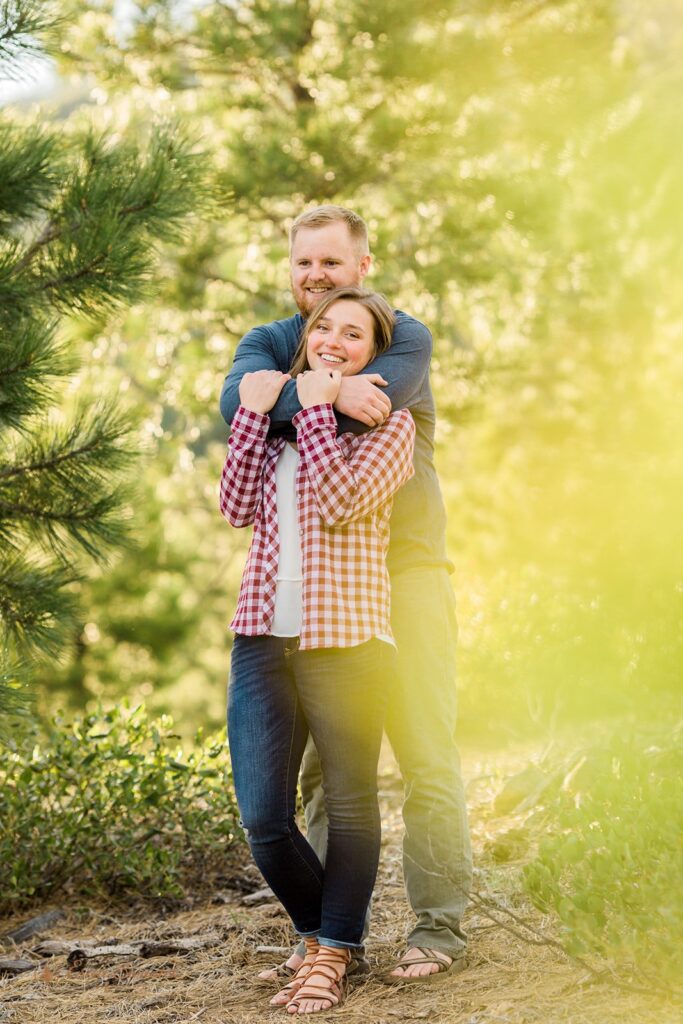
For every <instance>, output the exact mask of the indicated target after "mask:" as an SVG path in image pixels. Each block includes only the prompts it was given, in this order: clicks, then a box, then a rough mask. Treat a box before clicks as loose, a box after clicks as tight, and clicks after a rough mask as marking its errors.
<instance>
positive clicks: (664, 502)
mask: <svg viewBox="0 0 683 1024" xmlns="http://www.w3.org/2000/svg"><path fill="white" fill-rule="evenodd" d="M63 14H64V16H65V17H66V22H65V24H64V26H63V27H62V30H61V34H60V54H59V57H58V63H59V67H60V69H61V72H62V82H63V87H62V90H61V91H60V92H58V93H57V95H56V97H54V98H52V99H51V100H49V101H47V102H45V103H43V105H42V107H41V111H40V116H41V117H45V118H55V119H59V120H63V121H64V122H65V124H66V125H67V126H72V125H74V126H80V125H82V124H84V123H88V124H92V123H94V124H95V125H96V126H97V127H98V129H101V130H106V131H108V132H113V133H117V132H119V133H125V134H129V133H132V134H133V135H134V134H135V133H138V134H144V133H146V132H147V131H148V128H149V124H150V123H151V122H154V121H155V120H156V119H158V118H159V117H165V118H166V117H171V118H179V119H180V120H181V122H182V123H183V124H184V126H185V127H186V128H187V129H189V130H190V131H192V132H194V133H195V137H196V138H197V139H198V140H199V142H200V145H201V147H202V149H203V150H204V152H205V154H206V161H207V164H209V165H210V167H211V169H212V172H213V174H214V176H215V181H216V183H217V186H218V189H219V193H220V197H221V198H220V210H219V213H218V215H217V216H215V217H213V218H212V219H210V220H204V221H203V222H202V223H201V224H200V225H199V226H198V227H197V228H196V230H195V231H193V234H192V237H191V238H190V240H189V242H185V243H182V244H180V245H175V246H172V247H168V248H167V249H166V250H165V254H164V263H163V270H162V274H161V275H160V277H159V280H158V282H157V284H156V286H155V294H154V297H153V298H152V300H151V301H146V302H144V303H142V304H138V305H136V306H134V307H133V308H132V309H131V310H130V311H129V312H127V313H126V314H123V315H121V316H120V317H119V318H118V320H117V321H116V322H114V324H113V325H112V323H111V321H109V322H108V323H107V324H106V325H104V324H98V323H97V321H95V322H93V321H92V320H91V321H89V322H88V323H83V322H81V321H78V320H72V321H71V322H70V324H69V326H68V329H67V330H66V333H67V334H68V340H69V343H70V344H71V345H73V346H75V347H77V348H78V350H79V351H80V352H81V353H82V354H83V355H84V363H83V369H82V371H81V373H80V376H79V378H78V392H79V394H83V393H84V392H85V393H87V392H90V393H92V394H97V393H100V392H101V391H102V390H107V391H118V392H120V394H121V398H122V401H123V402H124V403H127V404H129V405H130V406H131V407H133V408H134V409H136V410H137V411H138V413H139V415H140V416H141V418H142V421H143V425H144V432H145V434H146V436H147V439H148V440H149V441H150V442H151V444H152V445H153V454H152V455H151V457H150V458H148V459H147V460H146V461H145V462H144V463H141V466H140V486H139V491H138V499H137V512H136V529H137V547H136V548H135V550H133V551H132V552H131V553H130V554H128V555H124V556H122V557H121V559H120V560H119V561H118V563H117V565H116V567H115V568H114V569H113V570H106V571H103V572H100V573H97V574H95V575H94V576H91V577H90V578H89V579H88V580H87V581H85V582H83V583H81V584H79V585H78V590H79V597H80V601H81V608H82V616H81V622H80V625H79V628H78V629H77V630H76V631H75V633H74V636H73V643H72V646H71V652H70V657H69V658H68V659H67V661H66V662H65V663H64V664H63V665H61V666H59V667H57V666H55V665H54V664H50V665H49V666H46V667H45V669H44V670H43V672H42V678H41V679H40V687H39V691H40V694H41V700H42V701H43V702H44V704H45V706H46V707H47V706H52V705H54V704H55V703H57V704H64V703H65V702H67V703H69V704H72V705H74V706H79V707H80V706H84V705H86V704H87V702H88V701H89V700H91V699H92V698H104V699H108V700H115V699H117V697H119V696H123V695H127V696H129V697H131V699H133V700H137V699H139V698H140V697H142V698H144V699H145V700H146V701H147V702H148V703H149V704H151V706H152V707H153V708H154V709H155V710H157V711H167V710H171V709H172V710H173V712H174V714H175V715H176V716H177V717H178V718H179V721H180V727H181V729H185V730H186V731H187V732H188V734H189V733H191V732H192V731H193V730H194V728H195V727H196V726H197V725H198V724H200V723H209V724H211V725H216V724H218V723H219V722H220V721H221V719H222V715H223V702H224V681H225V676H226V665H227V647H228V637H227V634H226V623H227V621H228V620H229V616H230V612H231V608H232V606H233V602H234V597H235V588H236V584H237V581H238V575H239V571H240V568H241V558H242V553H243V550H244V543H245V538H244V537H242V536H241V535H239V534H235V533H233V532H231V531H230V530H228V529H226V528H225V526H224V524H223V523H222V522H221V521H220V519H219V517H218V516H217V514H216V511H215V503H216V481H217V478H218V473H219V467H220V463H221V458H222V452H223V446H224V442H225V437H226V428H225V426H224V424H223V423H222V422H221V420H220V417H219V415H218V413H217V406H216V399H217V395H218V393H219V389H220V384H221V381H222V378H223V376H224V374H225V373H226V372H227V370H228V368H229V366H230V361H231V357H232V354H233V352H234V349H235V346H236V343H237V341H238V340H239V338H240V336H241V335H242V334H243V333H244V332H245V331H246V330H247V329H248V328H249V326H251V325H253V324H255V323H260V322H264V321H267V320H269V319H271V318H273V317H277V316H280V315H287V314H288V313H289V312H290V311H291V308H292V302H291V298H290V296H289V292H288V281H287V266H286V254H287V246H286V229H287V226H288V223H289V221H290V219H291V218H292V217H293V216H295V215H296V213H297V212H298V211H299V210H300V209H301V208H302V207H303V206H305V205H306V204H307V203H314V202H326V201H331V202H340V203H344V204H348V205H351V206H353V207H354V208H356V209H358V210H359V211H360V212H362V213H363V214H364V215H365V216H366V217H367V219H368V221H369V224H370V229H371V235H372V248H373V251H374V254H375V271H374V275H373V278H372V283H373V285H374V286H375V287H377V288H379V289H381V290H383V291H384V292H386V294H387V295H389V296H390V297H391V298H392V300H393V301H394V302H395V303H396V305H398V306H400V307H401V308H403V309H406V310H409V311H410V312H412V313H413V314H415V315H416V316H419V317H421V318H422V319H424V320H425V322H427V323H428V324H429V326H430V327H431V329H432V331H433V333H434V339H435V354H434V362H433V383H434V390H435V394H436V398H437V403H438V408H439V433H438V451H437V459H438V466H439V471H440V475H441V479H442V482H443V488H444V492H445V496H446V501H447V505H448V511H449V523H450V525H449V544H450V550H451V553H452V557H453V560H454V562H455V564H456V566H457V570H456V576H455V585H456V591H457V594H458V600H459V620H460V628H461V646H460V652H461V653H460V689H461V709H462V711H461V730H462V734H463V737H464V738H465V739H467V737H470V736H471V737H473V738H475V737H476V738H478V739H480V738H483V737H484V736H487V737H489V738H491V739H493V740H495V741H498V740H499V739H500V738H501V736H505V735H510V736H514V735H520V734H525V733H527V732H528V731H529V730H530V729H531V730H547V728H548V725H549V723H561V722H573V721H581V720H582V719H583V718H585V717H593V716H595V715H596V714H600V713H606V714H616V713H619V714H623V713H631V714H635V715H638V716H639V715H641V714H643V713H650V712H652V713H658V712H661V711H663V710H664V708H665V706H668V705H669V704H670V703H671V702H672V701H674V700H675V695H676V688H677V686H678V684H679V678H680V665H681V663H682V662H683V657H682V656H683V635H682V632H681V622H682V621H683V616H682V615H681V611H682V610H683V608H682V606H683V566H682V565H681V561H682V556H681V547H680V543H679V535H680V525H679V524H680V522H681V511H682V509H681V504H682V501H683V487H682V486H681V483H682V481H681V461H680V458H679V456H678V452H679V450H680V447H679V442H680V440H681V434H682V433H683V414H682V413H681V411H680V402H679V395H680V385H681V377H682V372H683V365H682V363H683V359H682V356H681V350H680V346H679V345H678V337H679V327H680V323H681V316H682V310H681V292H680V288H678V287H677V283H678V280H679V276H680V269H681V267H680V264H681V252H680V245H679V244H678V239H679V238H680V233H681V232H680V229H681V226H682V225H681V222H682V219H683V217H682V215H683V201H682V200H681V195H680V189H679V188H678V185H677V183H678V181H679V180H680V178H681V172H682V170H683V168H682V166H681V164H682V156H683V143H682V142H681V139H682V138H683V135H682V134H681V131H680V102H679V97H680V85H681V82H680V78H681V63H680V56H681V50H682V40H681V35H682V33H683V21H682V20H681V18H680V14H681V5H680V3H676V2H655V3H647V4H646V3H644V2H640V0H598V2H591V3H587V2H582V0H574V2H570V0H568V2H564V3H562V2H548V3H542V2H538V0H536V2H534V0H520V2H505V3H497V2H493V0H489V2H483V0H478V2H469V3H464V2H458V3H455V2H453V3H449V2H439V3H436V4H432V3H426V4H425V3H420V4H417V3H412V2H404V3H402V4H401V5H400V7H397V5H395V4H391V3H388V2H381V0H380V2H378V3H375V4H373V5H372V9H371V10H368V8H367V5H365V4H361V3H360V2H354V0H350V2H345V3H343V4H337V3H328V4H324V5H323V4H319V3H316V2H313V0H289V2H282V0H272V2H267V0H247V2H241V3H239V4H228V3H199V2H197V3H193V4H188V3H183V4H181V3H175V2H171V0H167V2H158V0H154V2H151V0H150V2H144V3H137V4H132V3H131V4H120V3H119V4H117V3H111V2H104V0H103V2H100V3H79V2H78V0H70V2H68V3H66V4H64V5H63ZM11 116H13V117H16V118H18V119H20V120H21V119H29V120H30V119H32V118H35V116H36V111H35V108H33V107H28V108H24V109H17V110H15V111H13V112H12V115H11Z"/></svg>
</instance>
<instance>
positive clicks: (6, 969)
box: [0, 959, 40, 975]
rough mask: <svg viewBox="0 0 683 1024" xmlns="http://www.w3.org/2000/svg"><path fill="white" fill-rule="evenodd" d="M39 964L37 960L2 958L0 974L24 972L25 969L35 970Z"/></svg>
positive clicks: (0, 960)
mask: <svg viewBox="0 0 683 1024" xmlns="http://www.w3.org/2000/svg"><path fill="white" fill-rule="evenodd" d="M39 966H40V965H39V964H38V963H36V961H35V960H3V959H0V974H11V975H14V974H23V973H24V972H25V971H34V970H35V969H36V967H39Z"/></svg>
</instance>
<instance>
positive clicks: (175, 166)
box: [0, 0, 209, 714]
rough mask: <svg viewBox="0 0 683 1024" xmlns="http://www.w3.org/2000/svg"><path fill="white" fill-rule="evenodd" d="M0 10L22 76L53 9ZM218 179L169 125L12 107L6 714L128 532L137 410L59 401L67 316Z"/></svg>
mask: <svg viewBox="0 0 683 1024" xmlns="http://www.w3.org/2000/svg"><path fill="white" fill-rule="evenodd" d="M0 17H1V18H2V23H1V24H0V77H1V78H5V79H7V78H10V77H12V78H17V77H21V73H22V57H24V56H25V55H26V53H27V52H30V51H31V50H33V51H35V50H36V47H37V34H43V35H47V36H49V33H50V32H51V31H52V30H53V29H54V25H55V23H56V18H55V16H54V9H50V8H49V5H45V4H42V3H41V4H38V3H35V2H34V0H27V2H24V0H6V2H5V3H3V4H2V5H1V6H0ZM208 194H209V187H208V185H207V183H206V177H205V174H204V172H203V169H202V158H201V156H199V155H197V154H196V153H194V152H193V147H192V145H191V144H190V143H189V142H188V141H187V140H186V139H184V138H183V137H182V136H181V134H180V133H179V132H178V131H177V130H175V129H173V128H168V127H166V128H157V129H156V130H154V131H153V132H152V133H151V135H150V139H149V141H148V143H147V145H146V147H144V148H143V147H141V146H140V145H139V144H138V143H137V142H132V141H128V140H127V139H126V138H125V137H124V138H120V137H117V138H116V139H112V138H107V137H106V136H104V135H98V134H96V133H94V132H92V131H89V132H86V133H84V134H80V135H78V134H74V135H72V134H67V133H59V132H58V131H57V130H55V128H53V127H51V126H48V125H40V124H36V125H30V126H22V125H20V124H19V123H17V122H15V121H13V120H12V119H11V117H10V116H9V115H6V116H4V118H3V120H2V121H0V231H1V237H0V714H7V713H9V712H11V711H14V710H16V709H17V707H18V706H19V705H20V704H21V686H20V684H21V680H22V679H24V678H25V677H26V676H27V675H28V673H29V668H30V664H31V662H32V661H33V660H34V659H35V658H36V657H40V656H43V657H48V658H51V659H54V658H56V657H57V656H58V655H59V653H60V650H61V648H62V645H63V643H64V641H65V636H66V633H67V632H68V629H69V626H70V624H71V623H72V621H73V617H74V614H75V602H74V599H73V596H72V595H71V594H70V590H69V588H70V585H72V584H73V583H74V582H75V581H76V580H77V579H79V578H81V577H82V575H83V572H84V567H85V565H87V563H88V561H90V562H92V560H96V561H103V560H105V559H106V558H107V556H108V554H109V553H110V552H112V551H113V550H115V549H116V548H117V547H119V546H121V545H122V544H123V543H124V540H125V535H126V521H127V519H128V517H129V511H128V510H129V500H130V499H129V493H128V486H127V480H128V478H129V476H130V469H131V465H132V463H133V462H134V459H135V455H136V440H135V432H134V429H133V424H132V422H131V418H130V415H129V413H127V412H126V411H125V410H123V409H121V408H120V407H119V405H118V404H117V402H116V401H115V400H114V399H112V398H111V397H109V398H108V397H103V398H102V399H101V400H99V401H98V402H97V403H96V404H94V405H92V404H91V405H90V406H89V407H88V406H85V405H81V406H77V407H76V410H75V412H73V413H70V414H69V415H65V414H64V413H63V411H61V410H60V407H59V384H60V382H61V381H63V380H64V379H65V378H66V377H67V376H68V375H69V374H71V373H73V371H74V369H75V368H76V367H77V365H78V361H77V358H76V357H75V354H74V353H73V352H72V351H70V350H69V348H68V346H67V344H66V343H65V341H64V340H63V332H62V333H60V327H61V325H62V323H63V321H64V320H65V318H66V317H69V316H71V315H74V314H75V315H79V316H86V317H94V318H97V320H98V322H102V321H103V320H104V319H105V318H106V317H107V316H108V315H110V314H112V313H113V312H115V311H116V310H118V309H120V308H121V307H122V306H124V305H125V304H128V303H130V302H132V301H133V300H136V299H138V298H139V297H140V296H142V295H143V294H144V293H145V291H146V290H148V289H149V285H150V282H151V277H152V273H153V268H154V262H155V250H156V246H157V244H158V243H161V242H168V241H173V240H175V239H177V238H178V237H179V235H180V234H181V232H182V229H183V224H184V223H185V221H186V218H187V215H188V214H189V213H190V212H192V211H193V210H195V209H196V208H197V206H198V205H199V204H201V203H202V202H203V201H204V200H205V199H206V198H207V197H208Z"/></svg>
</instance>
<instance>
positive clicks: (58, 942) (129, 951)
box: [33, 932, 221, 970]
mask: <svg viewBox="0 0 683 1024" xmlns="http://www.w3.org/2000/svg"><path fill="white" fill-rule="evenodd" d="M220 941H221V937H220V935H219V934H218V932H206V933H205V934H204V935H193V936H190V937H189V938H183V939H162V940H155V939H141V940H140V941H139V942H116V943H109V944H108V945H105V946H97V945H95V944H94V943H93V942H88V941H84V940H81V941H70V942H69V941H64V940H62V939H51V940H48V941H47V942H41V943H39V945H37V946H36V947H35V948H34V950H33V952H34V953H36V954H37V955H38V956H43V957H49V956H60V955H62V956H63V955H64V954H66V955H67V960H66V962H67V965H68V966H69V967H71V968H72V969H73V970H82V968H83V967H84V965H85V963H86V961H87V960H95V959H96V958H97V957H106V956H140V957H143V958H145V959H148V958H149V957H153V956H170V955H172V954H173V953H191V952H193V951H194V950H196V949H207V948H208V947H209V946H217V945H218V944H219V943H220Z"/></svg>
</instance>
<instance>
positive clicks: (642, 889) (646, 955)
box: [523, 735, 683, 981]
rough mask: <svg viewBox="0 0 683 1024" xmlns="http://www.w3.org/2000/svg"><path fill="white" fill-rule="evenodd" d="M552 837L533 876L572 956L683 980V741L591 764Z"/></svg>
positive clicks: (574, 778)
mask: <svg viewBox="0 0 683 1024" xmlns="http://www.w3.org/2000/svg"><path fill="white" fill-rule="evenodd" d="M548 809H549V810H550V811H551V826H550V833H549V834H547V835H546V836H545V838H543V839H542V840H541V842H540V844H539V850H538V854H537V856H536V857H535V859H534V860H533V861H532V862H531V863H530V864H528V865H527V866H526V867H525V868H524V870H523V879H524V883H525V887H526V889H527V891H528V892H529V893H530V895H531V897H532V899H533V901H534V902H535V903H536V905H537V906H538V907H540V908H541V909H542V910H544V911H554V912H555V913H557V914H558V915H559V917H560V920H561V921H562V924H563V929H564V933H565V935H564V941H565V945H566V947H567V948H568V949H569V950H570V951H571V952H575V953H585V952H595V953H599V954H601V955H603V956H607V957H610V958H612V959H615V960H618V961H619V962H620V963H621V964H622V965H630V966H631V967H632V968H634V969H635V970H636V971H637V972H638V973H641V974H645V975H650V976H655V975H657V976H659V977H660V978H662V977H663V978H668V979H670V980H671V981H673V979H674V978H677V979H680V978H681V977H683V955H682V947H681V945H680V936H681V934H683V892H682V891H681V887H680V885H679V884H678V883H677V882H676V879H677V878H679V876H680V863H681V862H680V856H681V835H683V750H682V749H681V745H680V736H677V735H674V736H671V735H669V736H667V738H666V741H665V742H662V740H661V739H660V741H659V742H658V743H657V744H652V743H651V742H650V743H649V744H648V742H647V741H644V740H642V739H641V740H640V741H638V740H634V739H633V738H628V737H622V738H619V739H617V740H613V741H612V742H611V743H609V744H608V745H607V746H606V747H604V748H602V749H601V750H598V751H593V752H590V753H588V754H586V755H585V756H583V757H582V758H581V760H580V761H578V763H577V764H576V765H575V767H574V768H573V770H572V771H571V772H570V773H569V775H568V776H567V777H566V778H565V780H564V784H563V786H562V787H561V789H560V790H559V791H558V792H557V793H556V795H555V799H554V802H553V803H551V804H550V806H549V808H548Z"/></svg>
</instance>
